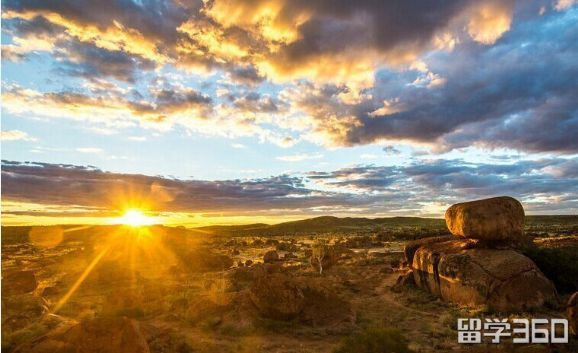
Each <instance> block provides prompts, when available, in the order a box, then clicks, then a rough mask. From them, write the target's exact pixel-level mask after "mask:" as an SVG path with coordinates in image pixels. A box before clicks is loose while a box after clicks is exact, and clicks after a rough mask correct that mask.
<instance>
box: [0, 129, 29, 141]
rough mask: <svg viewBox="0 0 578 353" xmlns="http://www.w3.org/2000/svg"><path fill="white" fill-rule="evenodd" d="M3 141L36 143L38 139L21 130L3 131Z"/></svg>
mask: <svg viewBox="0 0 578 353" xmlns="http://www.w3.org/2000/svg"><path fill="white" fill-rule="evenodd" d="M0 140H2V141H36V138H34V137H32V136H30V135H28V133H26V132H24V131H20V130H2V134H1V138H0Z"/></svg>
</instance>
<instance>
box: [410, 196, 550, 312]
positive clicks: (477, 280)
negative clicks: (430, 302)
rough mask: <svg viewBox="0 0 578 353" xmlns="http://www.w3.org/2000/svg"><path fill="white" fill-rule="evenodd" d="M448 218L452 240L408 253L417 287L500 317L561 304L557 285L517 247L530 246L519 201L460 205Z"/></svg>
mask: <svg viewBox="0 0 578 353" xmlns="http://www.w3.org/2000/svg"><path fill="white" fill-rule="evenodd" d="M445 218H446V224H447V226H448V229H449V230H450V232H451V233H452V235H453V236H446V237H435V238H426V239H421V240H419V241H416V242H411V243H409V244H407V246H406V248H405V256H406V261H407V262H408V264H409V265H410V266H411V268H412V271H413V277H414V280H415V283H416V285H417V286H418V287H420V288H422V289H425V290H427V291H429V292H430V293H432V294H434V295H436V296H439V297H441V298H443V299H445V300H447V301H450V302H454V303H457V304H460V305H464V306H480V305H486V306H487V307H488V308H490V309H492V310H495V311H500V312H516V311H524V310H528V309H531V308H537V307H541V306H543V305H544V304H546V303H555V302H556V301H557V293H556V289H555V287H554V285H553V284H552V282H550V280H548V278H546V276H544V274H543V273H542V272H541V271H540V269H539V268H538V267H537V266H536V264H534V262H533V261H532V260H530V259H529V258H528V257H526V256H524V255H522V254H521V253H519V252H518V251H516V250H515V249H514V248H513V247H512V245H513V244H519V243H523V242H525V241H527V240H526V239H525V236H524V229H523V226H524V210H523V208H522V205H521V204H520V203H519V202H518V201H517V200H515V199H513V198H511V197H496V198H491V199H486V200H478V201H472V202H465V203H460V204H456V205H453V206H451V207H450V208H449V209H448V210H447V211H446V217H445ZM505 244H510V246H505Z"/></svg>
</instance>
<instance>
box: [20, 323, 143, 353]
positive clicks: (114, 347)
mask: <svg viewBox="0 0 578 353" xmlns="http://www.w3.org/2000/svg"><path fill="white" fill-rule="evenodd" d="M16 352H19V353H24V352H27V353H68V352H75V353H150V350H149V346H148V343H147V341H146V339H145V337H144V335H143V333H142V332H141V328H140V324H139V322H137V321H135V320H131V319H128V318H95V319H89V320H85V321H82V322H80V323H78V324H76V325H73V326H68V327H60V328H57V329H55V330H54V331H52V332H50V333H48V334H47V335H45V336H43V337H41V338H39V339H37V340H34V341H32V342H31V343H30V344H26V345H24V346H21V347H19V348H17V349H16Z"/></svg>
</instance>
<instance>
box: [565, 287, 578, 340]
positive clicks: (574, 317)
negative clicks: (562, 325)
mask: <svg viewBox="0 0 578 353" xmlns="http://www.w3.org/2000/svg"><path fill="white" fill-rule="evenodd" d="M566 316H567V317H568V324H569V326H570V331H571V332H572V334H573V335H575V336H578V292H576V293H574V294H572V296H571V297H570V299H569V300H568V304H566Z"/></svg>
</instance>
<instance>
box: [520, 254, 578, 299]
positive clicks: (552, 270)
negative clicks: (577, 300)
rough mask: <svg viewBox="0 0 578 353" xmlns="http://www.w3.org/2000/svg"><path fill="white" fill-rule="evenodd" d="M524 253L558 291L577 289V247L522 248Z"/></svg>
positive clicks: (573, 290)
mask: <svg viewBox="0 0 578 353" xmlns="http://www.w3.org/2000/svg"><path fill="white" fill-rule="evenodd" d="M522 252H523V253H524V255H526V256H528V257H529V258H530V259H532V261H534V262H535V263H536V265H537V266H538V268H539V269H540V270H541V271H542V272H544V274H545V275H546V277H548V278H549V279H550V280H551V281H552V282H554V285H555V286H556V289H557V290H558V292H560V293H573V292H576V291H578V247H575V246H569V247H563V248H540V247H537V246H529V247H527V248H524V249H523V251H522Z"/></svg>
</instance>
